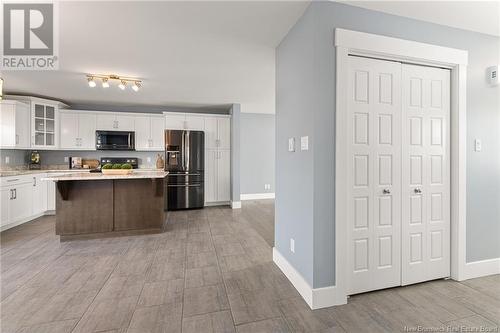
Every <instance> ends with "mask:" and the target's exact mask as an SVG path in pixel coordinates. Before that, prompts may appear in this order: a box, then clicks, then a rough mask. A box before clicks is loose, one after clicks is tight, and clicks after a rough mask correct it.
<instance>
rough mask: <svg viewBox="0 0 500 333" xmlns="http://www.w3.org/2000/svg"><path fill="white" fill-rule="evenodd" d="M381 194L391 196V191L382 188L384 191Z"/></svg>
mask: <svg viewBox="0 0 500 333" xmlns="http://www.w3.org/2000/svg"><path fill="white" fill-rule="evenodd" d="M382 193H384V194H391V190H390V189H388V188H384V189H383V190H382Z"/></svg>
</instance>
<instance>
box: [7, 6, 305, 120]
mask: <svg viewBox="0 0 500 333" xmlns="http://www.w3.org/2000/svg"><path fill="white" fill-rule="evenodd" d="M59 4H60V7H59V8H60V9H59V10H60V29H59V34H60V44H59V45H60V46H59V47H60V51H59V59H60V67H59V70H58V71H40V72H35V71H4V72H3V73H2V76H3V77H4V79H5V83H4V91H5V92H6V93H24V94H36V95H41V96H50V97H53V98H57V99H61V100H63V101H66V102H69V103H72V104H94V105H115V106H121V105H127V106H170V107H205V106H208V107H210V106H220V105H228V104H231V103H241V109H242V112H254V113H274V111H275V47H276V46H277V45H278V43H279V42H280V41H281V40H282V38H283V37H284V36H285V35H286V33H287V32H288V30H289V29H290V28H291V27H292V26H293V25H294V24H295V22H296V21H297V20H298V18H299V17H300V16H301V15H302V13H303V11H304V10H305V8H306V7H307V4H308V2H301V1H294V2H285V1H276V2H270V1H265V2H262V1H257V2H245V1H239V2H208V1H201V2H186V1H185V2H142V3H141V2H93V1H92V2H85V1H78V2H60V3H59ZM88 73H94V74H95V73H97V74H117V75H122V76H130V77H137V78H140V79H142V80H143V81H144V87H143V89H141V91H139V92H138V93H135V92H133V91H132V90H131V89H127V90H126V91H121V90H119V89H118V88H117V87H111V88H108V89H106V90H104V89H102V88H101V87H100V85H98V86H97V87H96V88H93V89H91V88H89V87H88V85H87V82H86V77H85V74H88Z"/></svg>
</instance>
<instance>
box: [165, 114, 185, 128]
mask: <svg viewBox="0 0 500 333" xmlns="http://www.w3.org/2000/svg"><path fill="white" fill-rule="evenodd" d="M185 122H186V115H184V114H182V115H179V114H168V115H166V116H165V129H173V130H182V129H185V125H186V124H185Z"/></svg>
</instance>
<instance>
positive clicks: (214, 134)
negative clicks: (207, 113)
mask: <svg viewBox="0 0 500 333" xmlns="http://www.w3.org/2000/svg"><path fill="white" fill-rule="evenodd" d="M205 148H207V149H230V148H231V119H230V118H227V117H220V116H213V117H205Z"/></svg>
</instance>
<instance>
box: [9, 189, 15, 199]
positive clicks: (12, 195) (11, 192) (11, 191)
mask: <svg viewBox="0 0 500 333" xmlns="http://www.w3.org/2000/svg"><path fill="white" fill-rule="evenodd" d="M13 197H14V191H13V190H12V189H10V198H9V200H12V198H13Z"/></svg>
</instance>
